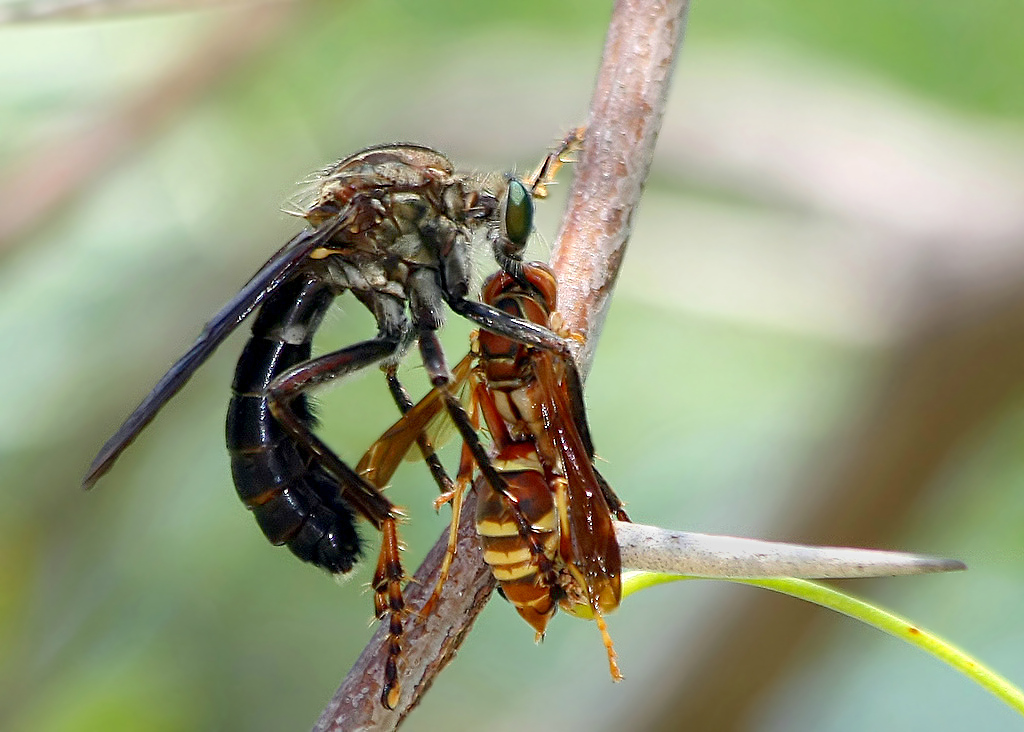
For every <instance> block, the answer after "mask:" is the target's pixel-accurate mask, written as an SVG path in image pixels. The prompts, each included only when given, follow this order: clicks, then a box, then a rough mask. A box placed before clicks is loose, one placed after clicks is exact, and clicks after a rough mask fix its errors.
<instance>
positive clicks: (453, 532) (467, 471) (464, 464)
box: [422, 406, 479, 616]
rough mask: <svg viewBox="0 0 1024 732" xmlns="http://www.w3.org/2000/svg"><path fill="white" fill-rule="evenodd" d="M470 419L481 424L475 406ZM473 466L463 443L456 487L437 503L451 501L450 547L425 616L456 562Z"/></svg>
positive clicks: (424, 606) (430, 610) (466, 447)
mask: <svg viewBox="0 0 1024 732" xmlns="http://www.w3.org/2000/svg"><path fill="white" fill-rule="evenodd" d="M470 419H471V420H472V421H473V424H474V426H476V425H478V424H479V422H478V417H477V410H476V408H475V406H474V408H473V413H472V414H471V415H470ZM473 465H474V462H473V453H472V452H470V450H469V447H468V446H467V445H466V444H465V443H463V445H462V458H461V460H460V461H459V472H458V475H457V476H456V478H455V485H454V487H453V489H452V491H451V492H450V493H442V494H441V497H440V498H438V500H437V502H435V503H440V502H447V501H451V504H452V522H451V524H449V526H448V546H447V547H446V548H445V552H444V559H443V560H441V569H440V570H439V571H438V573H437V583H436V584H435V585H434V591H433V592H432V593H430V597H429V598H427V601H426V602H425V603H424V604H423V611H422V612H423V615H425V616H426V615H430V613H432V612H433V611H434V605H435V604H437V600H438V598H440V596H441V588H442V587H444V583H445V581H447V579H448V573H449V572H450V571H451V568H452V562H454V561H455V551H456V549H457V547H458V543H459V520H460V519H461V517H462V504H463V501H464V500H465V496H466V489H467V488H468V487H469V486H470V485H471V484H472V482H473Z"/></svg>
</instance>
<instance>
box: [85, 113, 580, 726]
mask: <svg viewBox="0 0 1024 732" xmlns="http://www.w3.org/2000/svg"><path fill="white" fill-rule="evenodd" d="M581 140H582V129H580V130H574V131H573V132H571V133H570V134H569V135H568V136H567V137H566V138H565V140H564V141H563V142H562V144H561V146H560V147H559V148H558V149H557V150H555V151H554V152H552V153H551V154H549V155H548V156H547V157H546V158H545V159H544V161H543V162H542V163H541V165H540V166H539V167H538V168H537V170H536V171H535V172H534V173H533V174H532V175H531V176H529V177H528V178H526V179H520V178H516V177H514V176H510V175H505V174H501V173H487V174H477V173H467V172H461V171H459V170H457V169H456V168H455V166H454V165H453V164H452V162H451V161H450V160H449V159H448V158H447V157H445V156H444V155H442V154H441V153H440V152H437V151H436V150H433V149H431V148H428V147H423V146H421V145H415V144H405V143H401V144H388V145H377V146H373V147H369V148H366V149H364V150H361V151H359V152H357V153H355V154H353V155H351V156H349V157H347V158H345V159H343V160H341V161H340V162H338V163H336V164H335V165H332V166H331V167H329V168H327V169H325V170H323V171H321V172H320V173H319V174H317V176H316V178H315V189H314V195H313V198H312V200H311V201H310V202H309V203H308V204H307V205H306V206H305V207H304V209H303V210H302V212H301V215H302V216H303V217H304V218H305V219H306V221H307V223H308V226H307V227H306V228H305V229H304V230H303V231H301V232H300V233H299V234H297V235H296V236H295V237H294V238H292V239H291V241H289V242H288V243H287V244H285V245H284V246H283V247H282V248H281V249H280V250H278V252H277V253H276V254H274V255H273V256H272V257H271V258H270V259H269V260H268V261H267V262H266V263H265V264H264V265H263V266H262V267H261V268H260V269H259V271H258V272H257V273H256V274H255V275H254V276H253V277H252V279H250V280H249V282H248V283H247V284H246V285H245V286H244V287H243V288H242V289H241V290H240V291H239V292H238V294H236V295H235V296H234V297H233V298H232V299H231V300H230V301H229V302H228V303H227V304H226V305H225V306H224V307H223V308H222V309H221V310H220V311H219V312H218V313H217V314H216V315H214V316H213V318H212V319H211V320H210V321H209V322H208V323H207V324H206V325H205V326H204V327H203V329H202V331H201V333H200V335H199V337H198V339H197V340H196V341H195V343H194V344H193V345H192V347H191V348H190V349H189V350H188V351H187V352H186V353H185V354H184V355H183V356H181V358H179V359H178V360H177V361H176V362H175V363H174V364H173V365H172V366H171V368H170V370H169V371H168V372H167V373H166V374H165V375H164V376H163V377H162V378H161V379H160V381H159V382H158V383H157V384H156V386H155V387H154V388H153V390H152V391H151V392H150V393H149V395H148V396H147V397H146V398H145V399H143V401H142V402H141V403H140V404H139V406H138V407H136V409H135V410H134V411H133V412H132V413H131V414H130V415H129V416H128V418H127V420H126V421H125V422H124V424H123V425H121V427H120V429H118V430H117V432H116V433H115V434H114V435H113V436H112V437H111V438H110V439H109V440H108V441H107V443H106V444H105V445H104V446H103V447H102V449H101V450H100V452H99V454H98V455H97V456H96V458H95V460H94V461H93V463H92V465H91V467H90V468H89V471H88V473H87V475H86V477H85V479H84V486H85V487H86V488H89V487H91V486H92V485H94V484H95V483H96V481H97V480H98V479H99V478H100V477H101V476H102V475H103V474H104V473H106V472H107V471H108V470H110V468H111V466H112V465H113V464H114V462H115V461H116V460H117V458H118V456H120V455H121V453H122V452H123V451H124V450H125V449H126V448H127V447H128V446H129V444H131V442H132V441H133V440H134V439H135V438H136V437H137V436H138V435H139V433H140V432H141V431H142V430H143V429H145V427H146V425H148V424H149V423H150V422H151V421H152V420H153V418H154V417H155V416H156V414H157V412H158V411H159V410H160V408H161V407H163V406H164V404H166V403H167V402H168V401H169V400H170V399H171V398H172V397H173V396H174V395H175V394H176V393H177V392H178V391H179V390H180V389H181V388H182V387H183V386H184V385H185V383H186V382H187V381H188V379H189V378H190V377H191V376H192V374H193V373H195V371H196V370H197V369H198V368H199V367H200V366H201V365H202V364H203V363H204V362H205V361H206V360H207V359H208V358H209V357H210V355H211V354H212V353H213V351H214V350H215V349H216V348H217V346H218V345H220V343H221V342H222V341H223V340H224V339H225V338H226V337H227V336H228V335H229V334H230V333H231V332H232V331H234V330H235V329H236V328H237V327H238V326H239V324H240V323H241V322H242V321H243V320H244V319H245V318H246V317H247V316H249V315H250V314H251V313H252V312H253V311H254V310H256V309H257V308H259V313H258V315H257V316H256V318H255V320H254V322H253V326H252V335H251V337H250V339H249V341H248V342H247V344H246V345H245V347H244V350H243V352H242V355H241V357H240V358H239V359H238V365H237V367H236V369H235V376H234V381H233V383H232V398H231V401H230V405H229V407H228V413H227V425H226V440H227V447H228V451H229V453H230V456H231V472H232V477H233V479H234V484H235V488H236V489H237V492H238V495H239V497H240V498H241V500H242V502H243V503H244V504H245V505H246V507H248V508H249V509H250V510H251V511H252V513H253V515H254V516H255V518H256V522H257V523H258V524H259V526H260V528H261V529H262V530H263V533H264V534H265V535H266V537H267V538H268V539H269V540H270V541H271V543H273V544H275V545H281V544H284V545H287V546H288V548H289V549H290V550H291V551H292V553H293V554H295V555H296V556H297V557H299V558H300V559H302V560H304V561H307V562H311V563H312V564H314V565H316V566H319V567H322V568H323V569H325V570H327V571H328V572H331V573H344V572H348V571H349V570H350V569H351V568H352V566H353V563H354V562H355V561H356V559H357V558H358V556H359V554H360V548H361V544H360V538H359V536H358V534H357V532H356V528H355V521H354V519H355V517H356V516H360V517H362V518H363V519H365V520H367V521H368V522H369V523H370V524H371V525H372V526H373V527H374V528H375V529H377V530H378V531H380V532H381V534H382V546H381V551H380V555H379V559H378V565H377V570H376V572H375V575H374V579H373V588H374V607H375V610H376V615H377V616H378V617H381V618H383V617H384V616H388V618H389V628H390V631H389V632H390V638H391V640H390V646H389V658H388V663H387V667H386V669H385V676H386V678H385V685H384V692H383V694H382V702H383V703H384V705H385V706H389V707H393V706H394V704H395V703H397V699H398V693H399V687H398V681H397V679H398V671H397V659H398V656H399V654H400V652H401V647H400V638H401V635H402V620H401V615H402V611H403V609H404V604H403V600H402V593H401V582H402V580H403V577H404V575H403V571H402V566H401V561H400V556H399V541H398V536H397V528H396V523H397V520H398V518H399V516H400V515H401V512H400V511H399V509H398V508H397V507H396V506H395V505H394V504H393V503H392V502H391V501H390V500H388V498H387V497H386V496H385V495H384V494H383V493H382V492H381V491H380V490H379V488H378V487H377V486H376V485H374V484H373V483H371V482H369V481H367V480H366V479H365V478H363V477H362V476H360V475H359V474H358V473H357V472H356V471H354V470H352V469H351V468H350V467H349V466H348V465H347V464H346V463H345V462H344V461H343V460H342V459H341V458H339V457H338V456H337V455H336V454H335V452H334V451H333V450H332V449H331V448H330V447H328V446H327V445H326V444H325V443H324V442H323V441H322V440H321V439H320V438H319V437H318V436H317V435H316V434H315V432H314V428H315V420H314V418H313V415H312V412H311V410H310V402H309V396H308V394H309V392H310V391H311V390H312V389H314V388H316V387H318V386H321V385H324V384H326V383H327V382H330V381H332V380H333V379H337V378H340V377H343V376H346V375H348V374H351V373H352V372H355V371H358V370H360V369H364V368H367V367H370V366H374V365H378V366H380V367H381V368H382V369H383V370H384V372H385V374H386V378H387V381H388V385H389V387H390V389H391V392H392V394H393V396H394V398H395V399H396V401H398V403H399V406H400V407H403V408H407V407H408V406H409V403H408V402H409V399H408V396H407V394H406V393H405V391H404V388H403V387H402V385H401V384H400V383H399V382H398V379H397V375H396V371H397V366H398V363H399V362H400V361H401V359H402V357H403V356H404V355H405V353H406V352H407V351H408V350H409V349H410V348H411V347H412V345H413V344H414V343H418V344H419V350H420V352H421V355H422V358H423V362H424V365H425V368H426V370H427V373H428V375H429V376H430V379H431V383H432V385H433V386H434V387H436V388H437V389H439V390H440V391H442V392H445V393H447V392H448V391H449V388H450V387H449V384H450V382H451V379H452V375H451V373H450V371H449V369H448V366H447V363H446V362H445V359H444V354H443V352H442V350H441V346H440V342H439V340H438V338H437V330H438V329H439V328H440V327H441V326H442V325H443V323H444V319H445V308H446V306H447V307H448V308H451V309H452V310H453V311H454V312H456V313H458V314H459V315H461V316H463V317H465V318H468V319H469V320H471V321H473V322H474V323H476V324H477V325H478V326H479V327H480V328H483V329H484V330H486V331H489V332H493V333H496V334H500V335H501V336H502V337H504V338H508V339H511V340H512V341H514V342H517V343H519V342H521V343H526V344H530V346H531V347H534V348H539V349H541V350H551V351H553V352H556V353H560V354H563V355H565V356H566V357H568V356H567V354H568V345H567V344H566V343H565V341H564V339H563V338H562V337H561V336H559V335H557V334H556V333H554V332H552V331H551V330H550V329H548V328H546V327H544V326H541V325H539V324H538V323H536V322H534V321H531V320H528V319H524V318H520V317H516V316H514V315H512V314H509V313H507V312H505V311H503V310H501V309H499V308H495V307H494V306H492V305H489V304H487V303H482V302H478V301H475V300H472V299H470V298H469V294H470V286H471V284H470V283H471V275H472V271H471V262H472V257H471V252H470V249H471V248H472V247H473V245H474V243H479V242H481V241H484V242H487V243H489V244H490V248H491V251H492V252H493V256H494V259H495V261H496V262H497V264H498V266H499V268H500V269H501V270H503V271H504V270H507V271H516V270H518V268H519V266H520V265H521V259H522V253H523V250H524V249H525V246H526V243H527V238H528V237H529V235H530V233H531V232H532V229H533V211H534V209H533V199H534V198H542V197H544V196H545V195H546V185H547V184H548V183H550V182H551V180H552V179H553V177H554V175H555V174H556V172H557V171H558V169H559V167H560V166H561V165H562V164H563V163H564V162H565V157H564V156H565V155H566V154H567V152H568V151H570V150H571V149H574V148H576V147H577V146H578V145H579V144H580V143H581ZM345 292H351V293H352V294H353V295H354V296H355V297H356V299H357V300H358V301H359V302H361V303H362V304H363V305H364V306H366V308H367V309H369V311H370V312H371V313H372V314H373V317H374V319H375V320H376V324H377V334H376V336H374V337H373V338H371V339H368V340H366V341H362V342H359V343H355V344H353V345H349V346H346V347H344V348H341V349H339V350H336V351H333V352H331V353H327V354H325V355H321V356H317V357H315V358H313V357H312V356H311V344H312V340H313V336H314V334H315V333H316V331H317V328H318V327H319V325H320V323H321V321H322V319H323V317H324V315H325V313H326V312H327V310H328V308H329V307H330V305H331V303H332V301H333V300H334V299H335V298H336V297H338V296H339V295H341V294H343V293H345ZM450 408H451V409H452V410H453V415H452V419H453V421H455V422H456V423H464V422H467V420H468V416H467V415H466V413H465V412H464V411H462V410H461V407H460V405H459V404H458V402H457V400H451V401H450ZM466 428H467V429H469V425H468V424H467V425H466ZM427 457H428V458H429V459H431V463H432V465H433V466H434V467H435V468H439V467H440V466H439V464H438V463H437V462H436V457H432V456H430V455H428V456H427Z"/></svg>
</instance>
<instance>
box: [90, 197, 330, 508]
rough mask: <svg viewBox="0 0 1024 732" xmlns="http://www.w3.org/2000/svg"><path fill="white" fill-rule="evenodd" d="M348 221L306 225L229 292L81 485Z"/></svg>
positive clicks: (101, 471)
mask: <svg viewBox="0 0 1024 732" xmlns="http://www.w3.org/2000/svg"><path fill="white" fill-rule="evenodd" d="M348 224H349V221H348V218H347V217H344V216H339V217H337V218H335V219H332V220H331V221H330V222H327V223H325V224H324V225H323V226H321V227H319V228H317V229H305V230H303V231H301V232H299V234H297V235H296V236H295V237H294V238H293V239H292V240H291V241H289V242H288V243H287V244H285V245H284V246H283V247H281V248H280V249H279V250H278V251H277V253H276V254H274V256H272V257H271V258H270V259H268V260H267V262H266V264H264V265H263V266H262V267H261V268H260V270H259V271H258V272H257V273H256V274H255V275H254V276H253V278H252V279H251V280H249V282H247V283H246V285H245V287H243V288H242V289H241V290H240V291H239V292H238V294H237V295H235V296H234V297H233V298H231V301H230V302H228V303H227V305H225V306H224V307H223V308H221V309H220V311H219V312H218V313H217V314H216V315H214V316H213V318H211V319H210V321H209V322H208V323H207V324H206V325H205V326H203V330H202V332H201V333H200V334H199V337H198V338H197V339H196V341H195V343H193V344H192V347H191V348H190V349H188V351H187V352H186V353H185V355H183V356H182V357H181V358H179V359H178V360H177V361H175V362H174V365H173V366H171V368H170V369H169V370H168V371H167V373H166V374H164V375H163V378H161V379H160V381H159V382H158V383H157V385H156V386H155V387H153V390H152V391H151V392H150V393H149V395H148V396H146V398H145V399H143V400H142V403H141V404H139V406H137V407H136V408H135V411H133V412H132V413H131V414H130V415H128V419H126V420H125V422H124V424H122V425H121V427H120V429H118V430H117V432H115V433H114V436H113V437H111V438H110V439H109V440H107V443H106V444H105V445H104V446H103V448H102V449H101V450H100V451H99V454H98V455H97V456H96V459H95V460H93V461H92V465H91V466H89V472H88V473H86V476H85V480H84V481H83V482H82V485H83V486H84V487H85V488H91V487H92V486H93V485H94V484H95V483H96V481H97V480H99V478H100V477H101V476H102V475H103V474H104V473H106V472H107V471H108V470H110V467H111V466H112V465H113V464H114V461H115V460H117V458H118V456H119V455H120V454H121V453H122V452H124V450H125V448H126V447H128V445H130V444H131V443H132V441H133V440H134V439H135V438H136V437H138V435H139V433H140V432H141V431H142V430H143V429H144V428H145V427H146V425H148V424H149V423H150V422H151V421H153V418H154V417H155V416H156V413H157V412H158V411H160V408H161V407H163V406H164V404H166V403H167V402H168V401H169V400H170V399H171V397H173V396H174V395H175V394H177V393H178V391H179V390H180V389H181V387H183V386H184V385H185V382H187V381H188V380H189V378H190V377H191V376H192V374H194V373H195V372H196V369H198V368H199V367H200V366H201V365H202V364H203V362H205V361H206V359H208V358H209V357H210V354H212V353H213V352H214V350H215V349H216V348H217V346H219V345H220V344H221V342H222V341H223V340H224V339H225V338H227V337H228V335H230V334H231V332H232V331H234V330H235V328H237V327H238V325H239V323H241V322H242V321H243V320H244V319H245V318H246V316H247V315H249V313H251V312H252V311H253V310H254V309H255V308H256V307H257V306H259V304H260V303H261V302H263V300H264V298H266V296H267V295H268V294H269V293H270V292H273V290H274V289H275V288H277V287H278V286H279V285H280V284H281V282H283V281H284V280H285V279H287V278H288V277H289V276H291V275H292V274H293V273H294V272H295V271H296V270H297V269H298V268H299V267H301V266H302V265H303V263H304V262H305V261H306V260H307V258H308V257H309V254H310V253H311V252H313V251H314V250H315V249H317V248H318V247H320V246H322V245H324V244H326V243H328V242H329V241H330V240H331V238H333V237H334V236H335V234H337V233H338V232H339V231H341V230H342V229H343V228H344V227H345V226H347V225H348Z"/></svg>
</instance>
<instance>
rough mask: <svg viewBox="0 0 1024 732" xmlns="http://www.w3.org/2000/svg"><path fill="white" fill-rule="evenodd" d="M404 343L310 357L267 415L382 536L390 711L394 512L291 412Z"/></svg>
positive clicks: (377, 603)
mask: <svg viewBox="0 0 1024 732" xmlns="http://www.w3.org/2000/svg"><path fill="white" fill-rule="evenodd" d="M402 342H403V339H401V338H389V337H379V338H377V339H374V340H370V341H364V342H362V343H357V344H355V345H352V346H349V347H347V348H343V349H341V350H340V351H335V352H334V353H328V354H326V355H323V356H320V357H318V358H314V359H311V360H309V361H306V362H304V363H301V364H298V365H296V366H294V367H292V368H291V369H288V370H287V371H285V372H284V373H282V374H281V375H280V376H278V377H277V378H276V379H274V380H273V381H272V382H271V383H270V385H269V386H268V388H267V391H268V400H269V405H270V411H271V413H272V414H273V415H274V418H275V419H277V421H278V422H279V423H280V424H281V426H282V427H283V428H284V429H285V430H286V431H287V432H288V433H289V434H290V436H291V437H292V439H293V440H295V442H296V443H298V444H300V445H302V446H303V447H304V448H305V449H306V450H308V451H309V452H310V453H311V454H312V455H314V456H315V458H316V461H317V464H318V466H319V467H320V468H321V469H323V470H324V471H325V472H326V473H327V474H329V475H330V476H331V477H333V478H334V479H335V481H337V486H338V490H339V491H340V492H341V493H342V494H343V495H344V497H345V500H346V501H347V502H348V503H349V504H350V505H351V506H352V507H353V508H354V509H355V510H356V511H358V513H359V514H361V515H362V516H363V517H364V518H365V519H366V520H367V521H369V522H370V523H371V524H373V526H374V527H375V528H377V529H378V530H379V531H380V532H381V534H382V542H381V553H380V559H379V560H378V563H377V571H376V572H375V574H374V578H373V591H374V610H375V612H376V615H377V617H379V618H382V619H383V618H384V616H387V621H388V658H387V660H386V661H385V665H384V687H383V690H382V692H381V703H382V704H383V705H384V706H386V707H388V708H389V709H391V708H394V705H395V704H396V703H397V702H398V695H399V693H400V687H399V683H398V658H399V657H400V656H401V653H402V644H401V639H402V634H403V629H402V615H403V613H404V611H405V602H404V600H403V598H402V582H403V580H404V579H405V573H404V571H403V570H402V562H401V554H400V551H401V550H400V543H399V541H398V528H397V521H398V519H399V517H400V515H401V513H400V511H399V510H398V508H397V507H396V506H395V505H394V504H393V503H392V502H391V501H390V500H388V498H387V497H386V496H385V495H384V494H383V493H382V492H381V491H380V490H379V489H378V488H377V487H376V486H374V485H372V484H370V483H369V482H368V481H366V480H364V479H363V478H362V477H361V476H360V475H359V474H358V473H356V472H355V471H354V470H353V469H352V468H350V467H349V466H348V465H347V464H346V463H345V462H344V461H343V460H342V459H341V458H339V457H338V456H337V455H336V454H335V453H334V451H333V450H331V449H330V448H329V447H328V446H327V445H326V444H325V443H324V442H323V441H322V440H321V439H320V438H319V437H317V436H316V435H315V434H314V433H313V432H312V431H311V430H310V429H309V427H308V426H307V425H306V424H305V423H304V422H303V420H302V418H301V416H300V415H298V414H296V413H295V410H294V409H292V406H291V404H292V402H293V401H294V400H295V398H296V397H297V396H298V395H300V394H303V393H305V392H306V391H307V390H309V389H312V388H314V387H316V386H318V385H320V384H323V383H325V382H327V381H330V380H332V379H335V378H339V377H342V376H345V375H347V374H350V373H352V372H354V371H358V370H359V369H361V368H365V367H367V366H370V365H372V364H375V363H378V362H380V361H382V360H384V359H386V358H388V357H390V356H393V355H394V354H395V352H396V351H397V350H398V349H399V348H400V347H401V344H402Z"/></svg>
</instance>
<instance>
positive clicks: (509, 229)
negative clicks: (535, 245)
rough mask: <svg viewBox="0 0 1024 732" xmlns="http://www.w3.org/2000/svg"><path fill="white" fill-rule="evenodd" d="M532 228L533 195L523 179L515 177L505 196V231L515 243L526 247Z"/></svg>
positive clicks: (510, 182) (509, 184)
mask: <svg viewBox="0 0 1024 732" xmlns="http://www.w3.org/2000/svg"><path fill="white" fill-rule="evenodd" d="M532 230H533V196H531V195H530V191H529V190H528V189H527V188H526V186H525V185H523V183H522V181H519V180H516V179H515V178H513V179H512V180H510V181H509V182H508V194H507V195H506V198H505V233H506V234H507V235H508V238H509V240H510V241H511V242H512V243H513V244H515V245H516V246H518V247H520V248H524V247H525V246H526V239H527V237H529V236H530V231H532Z"/></svg>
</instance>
